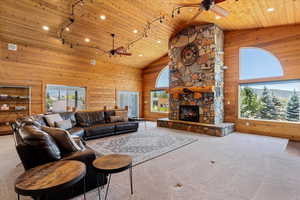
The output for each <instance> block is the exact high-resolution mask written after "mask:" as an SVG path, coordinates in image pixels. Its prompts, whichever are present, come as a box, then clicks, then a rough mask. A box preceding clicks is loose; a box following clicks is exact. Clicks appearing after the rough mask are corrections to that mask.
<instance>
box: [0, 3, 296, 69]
mask: <svg viewBox="0 0 300 200" xmlns="http://www.w3.org/2000/svg"><path fill="white" fill-rule="evenodd" d="M75 1H76V0H75ZM199 1H200V0H163V1H162V0H84V2H85V3H84V4H83V5H80V6H77V7H76V8H75V23H74V24H72V25H71V26H70V31H69V32H66V31H65V32H64V37H65V38H66V39H67V40H68V41H71V42H73V43H74V44H76V43H79V44H82V45H92V46H98V47H99V48H101V49H103V50H110V49H111V45H112V44H111V43H112V41H111V36H110V33H115V34H116V36H117V37H116V45H117V46H121V45H122V46H126V45H127V44H128V43H129V42H130V41H134V40H135V39H137V38H139V37H140V36H141V34H142V32H143V28H144V27H145V26H146V24H147V22H148V21H151V20H153V19H155V18H156V17H159V16H162V15H165V16H166V20H165V21H164V22H163V23H162V24H161V23H160V22H159V21H157V22H155V23H153V25H152V27H151V29H150V32H149V36H148V37H147V38H144V39H142V40H140V41H138V42H136V43H135V44H134V45H133V46H132V47H131V48H130V49H129V51H130V52H131V53H133V56H131V57H119V56H116V57H114V58H109V56H107V55H102V54H103V53H102V52H101V51H98V52H96V51H95V50H94V49H89V48H83V47H74V48H78V49H79V50H80V51H82V52H83V53H84V54H89V55H90V56H91V57H95V58H96V59H97V60H101V61H104V62H111V63H115V64H122V65H127V66H132V67H138V68H143V67H145V66H147V65H148V64H149V63H151V62H152V61H154V60H156V59H158V58H160V57H161V56H163V55H165V54H166V53H167V50H168V40H169V38H170V36H171V35H172V34H173V33H174V32H175V31H176V30H178V29H179V28H180V27H182V26H184V24H185V23H186V22H187V21H188V20H189V19H190V18H191V17H192V16H193V15H194V14H195V13H196V12H197V9H182V10H181V13H180V14H179V15H176V17H175V18H172V17H171V13H172V9H173V8H174V7H175V5H176V3H183V2H186V3H198V2H199ZM72 2H74V1H73V0H1V2H0V6H1V7H0V36H1V38H2V39H3V40H5V41H8V42H20V43H25V44H28V43H30V42H28V41H29V40H31V41H32V44H34V45H37V46H41V45H44V43H45V42H48V43H49V45H52V46H53V48H54V46H57V45H58V44H59V45H61V46H66V45H62V44H61V41H59V40H58V39H57V35H58V34H57V32H58V31H59V29H60V27H61V25H62V24H64V23H65V22H66V20H67V19H68V18H69V17H70V12H71V5H72ZM219 5H220V6H221V7H223V8H225V9H227V10H228V11H229V12H230V15H229V16H228V17H225V18H221V19H216V18H215V17H216V15H215V14H213V13H212V12H204V13H202V14H201V15H200V16H199V17H198V18H197V19H196V20H195V21H194V22H195V23H196V22H201V23H203V22H205V23H206V22H211V23H215V24H217V25H219V26H220V27H221V28H223V29H224V30H237V29H249V28H260V27H269V26H278V25H285V24H297V23H300V12H299V10H300V1H299V0H239V1H236V0H227V1H225V2H223V3H220V4H219ZM268 8H274V11H273V12H268V11H267V9H268ZM101 15H105V16H106V19H105V20H101V19H100V16H101ZM44 25H46V26H48V27H49V28H50V30H49V31H48V32H46V31H44V30H43V29H42V26H44ZM134 29H136V30H138V31H139V32H138V33H133V30H134ZM12 38H14V39H12ZM16 38H17V39H16ZM49 38H52V39H51V40H49ZM85 38H89V39H90V42H89V43H86V42H85V41H84V39H85ZM12 40H14V41H12ZM15 40H16V41H15ZM158 41H160V42H158ZM62 48H63V47H62ZM64 48H65V47H64Z"/></svg>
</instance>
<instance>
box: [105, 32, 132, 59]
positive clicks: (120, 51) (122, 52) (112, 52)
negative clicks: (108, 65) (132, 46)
mask: <svg viewBox="0 0 300 200" xmlns="http://www.w3.org/2000/svg"><path fill="white" fill-rule="evenodd" d="M110 35H111V37H112V40H113V42H112V49H111V50H110V51H108V53H109V55H110V56H115V55H120V56H131V55H132V54H131V53H128V52H127V50H126V49H125V47H123V46H121V47H118V48H115V36H116V35H115V34H114V33H112V34H110Z"/></svg>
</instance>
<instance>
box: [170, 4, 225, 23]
mask: <svg viewBox="0 0 300 200" xmlns="http://www.w3.org/2000/svg"><path fill="white" fill-rule="evenodd" d="M224 1H226V0H203V1H202V2H200V3H182V4H177V5H178V6H179V7H178V8H176V9H177V12H178V13H180V8H185V7H190V8H191V7H193V8H195V7H196V8H199V11H198V12H197V13H196V14H195V15H194V16H193V17H192V18H191V19H190V21H193V20H194V19H196V18H197V17H198V16H199V15H200V14H201V13H202V12H203V11H212V12H214V13H216V14H217V15H219V16H222V17H227V16H228V15H229V12H228V11H227V10H225V9H224V8H222V7H220V6H218V5H217V4H219V3H222V2H224ZM176 9H175V10H176ZM172 16H174V14H173V15H172Z"/></svg>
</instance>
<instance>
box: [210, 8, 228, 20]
mask: <svg viewBox="0 0 300 200" xmlns="http://www.w3.org/2000/svg"><path fill="white" fill-rule="evenodd" d="M209 10H211V11H213V12H214V13H216V14H217V15H219V16H222V17H227V16H228V15H229V12H228V11H227V10H225V9H224V8H222V7H220V6H218V5H213V6H212V7H211V8H210V9H209Z"/></svg>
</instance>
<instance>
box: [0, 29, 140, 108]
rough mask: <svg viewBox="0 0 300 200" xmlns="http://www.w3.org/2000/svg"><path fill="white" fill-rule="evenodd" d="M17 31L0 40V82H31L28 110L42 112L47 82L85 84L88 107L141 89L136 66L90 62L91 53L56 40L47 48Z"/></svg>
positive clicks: (112, 103)
mask: <svg viewBox="0 0 300 200" xmlns="http://www.w3.org/2000/svg"><path fill="white" fill-rule="evenodd" d="M18 31H19V32H17V35H16V37H15V39H14V38H13V37H12V36H13V35H11V37H9V38H7V39H5V38H2V40H1V41H0V47H1V48H0V50H1V54H0V64H1V67H0V85H28V86H32V113H43V112H45V109H44V108H45V102H44V96H45V88H46V85H47V84H58V85H67V86H81V87H86V88H87V109H89V110H95V109H103V106H107V107H108V108H109V107H111V108H112V107H114V106H115V103H116V92H117V91H118V90H125V91H138V92H141V91H142V77H141V70H140V69H136V68H133V67H127V66H122V65H114V64H110V63H101V62H99V61H97V64H96V66H94V65H91V64H90V63H89V62H90V59H91V58H92V57H89V56H88V55H87V54H86V52H82V54H81V50H80V49H76V48H74V49H70V48H68V47H66V46H63V45H61V44H59V43H58V44H57V46H55V45H54V46H51V48H50V47H49V46H47V40H46V39H45V41H43V43H42V45H43V47H39V46H38V45H35V43H34V38H33V37H32V35H31V37H29V36H26V37H25V36H22V35H21V34H22V30H18ZM18 38H22V39H21V40H19V39H18ZM22 41H23V42H22ZM8 42H11V43H16V44H18V50H17V51H8V50H7V45H8ZM49 44H51V45H53V43H51V38H50V37H49Z"/></svg>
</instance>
